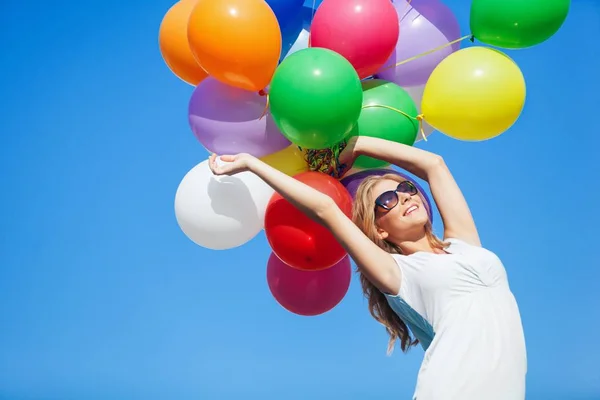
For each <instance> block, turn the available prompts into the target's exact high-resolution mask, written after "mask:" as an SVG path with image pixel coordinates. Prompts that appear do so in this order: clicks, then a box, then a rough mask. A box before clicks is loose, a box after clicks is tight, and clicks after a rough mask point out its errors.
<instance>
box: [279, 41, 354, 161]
mask: <svg viewBox="0 0 600 400" xmlns="http://www.w3.org/2000/svg"><path fill="white" fill-rule="evenodd" d="M362 96H363V93H362V88H361V85H360V79H359V77H358V74H357V73H356V70H355V69H354V67H353V66H352V64H350V62H348V61H347V60H346V59H345V58H344V57H343V56H341V55H340V54H338V53H336V52H334V51H332V50H328V49H324V48H316V47H314V48H307V49H303V50H300V51H298V52H296V53H294V54H292V55H290V56H289V57H287V58H286V59H285V60H283V62H282V63H281V64H280V65H279V67H277V70H276V71H275V75H273V79H272V81H271V86H270V89H269V99H270V104H271V115H272V116H273V120H274V121H275V123H276V124H277V127H278V128H279V130H280V131H281V133H282V134H283V135H284V136H285V137H286V138H287V139H288V140H289V141H291V142H292V143H294V144H295V145H297V146H300V147H303V148H307V149H325V148H330V147H332V146H334V145H335V144H336V143H338V142H340V141H342V140H344V139H345V138H346V137H348V135H349V134H350V132H351V131H352V128H353V127H354V125H355V124H356V120H357V119H358V117H359V115H360V109H361V104H362Z"/></svg>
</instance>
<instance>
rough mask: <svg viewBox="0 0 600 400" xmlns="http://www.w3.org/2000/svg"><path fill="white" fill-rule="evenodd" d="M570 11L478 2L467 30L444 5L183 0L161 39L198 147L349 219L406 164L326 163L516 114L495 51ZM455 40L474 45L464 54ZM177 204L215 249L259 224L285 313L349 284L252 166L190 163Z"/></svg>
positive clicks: (182, 221)
mask: <svg viewBox="0 0 600 400" xmlns="http://www.w3.org/2000/svg"><path fill="white" fill-rule="evenodd" d="M569 7H570V0H472V2H471V15H470V33H469V34H467V35H462V36H461V28H460V25H459V23H458V21H457V19H456V17H455V15H454V14H453V12H452V10H451V9H450V8H449V7H447V6H446V5H445V4H444V3H443V2H442V0H393V1H390V0H322V1H321V0H227V1H222V0H180V1H179V2H177V3H176V4H174V5H173V6H172V7H171V8H170V9H169V10H168V11H167V13H166V14H165V16H164V18H163V21H162V23H161V26H160V30H159V45H160V51H161V54H162V56H163V59H164V60H165V63H166V64H167V65H168V67H169V68H170V69H171V71H172V72H173V73H174V74H175V75H176V76H177V77H179V78H180V79H181V80H183V81H185V82H187V83H189V84H190V85H192V86H193V87H194V89H193V93H192V94H191V98H190V101H189V108H188V117H189V124H190V127H191V131H192V132H193V134H194V135H195V136H196V138H197V139H198V141H199V142H200V143H201V144H202V146H204V148H206V150H207V151H209V152H211V153H217V154H236V153H241V152H244V153H249V154H252V155H254V156H256V157H258V158H260V159H262V160H263V161H264V162H266V163H268V164H270V165H271V166H273V167H274V168H277V169H279V170H281V171H283V172H285V173H286V174H288V175H290V176H293V177H294V178H295V179H298V180H300V181H302V182H304V183H305V184H307V185H309V186H311V187H313V188H315V189H317V190H319V191H321V192H322V193H325V194H327V195H328V196H330V197H331V198H333V199H334V200H335V202H336V203H337V204H338V206H339V207H340V208H341V209H342V210H343V211H344V212H345V213H346V214H348V215H350V212H351V206H352V201H353V196H354V192H355V190H356V187H357V186H358V184H359V183H360V182H361V181H362V180H363V179H364V178H365V177H367V176H370V175H381V174H384V173H396V174H400V173H399V172H397V171H394V170H392V169H391V168H390V167H389V165H388V164H386V163H385V162H382V161H380V160H376V159H373V158H369V157H360V158H359V159H357V160H356V163H355V165H354V169H353V170H352V171H350V172H349V173H347V174H346V175H345V176H344V177H343V178H342V177H340V176H339V175H340V174H339V171H340V170H339V168H338V166H337V165H336V157H337V154H338V152H339V150H340V149H341V148H343V146H344V145H345V142H346V141H347V140H348V138H350V137H352V136H371V137H379V138H384V139H387V140H391V141H395V142H398V143H403V144H405V145H409V146H412V145H414V144H415V143H416V142H417V141H419V140H421V139H425V140H426V138H427V137H428V136H429V135H430V134H431V133H432V132H433V131H434V130H437V131H439V132H441V133H443V134H445V135H447V136H450V137H452V138H455V139H458V140H465V141H481V140H487V139H491V138H494V137H496V136H498V135H500V134H502V133H503V132H505V131H507V130H508V129H509V128H510V127H511V126H512V125H513V124H514V123H515V121H516V120H517V119H518V117H519V115H520V113H521V111H522V109H523V106H524V102H525V92H526V90H525V80H524V77H523V74H522V73H521V70H520V68H519V66H518V65H517V64H516V63H515V62H514V61H513V60H512V59H511V58H510V57H509V56H508V55H507V54H506V53H504V52H502V51H500V50H498V49H494V48H491V47H490V46H494V47H496V48H500V49H522V48H527V47H531V46H534V45H537V44H540V43H542V42H544V41H546V40H547V39H549V38H550V37H551V36H552V35H554V34H555V33H556V32H557V31H558V30H559V28H560V27H561V25H562V24H563V22H564V21H565V19H566V17H567V14H568V11H569ZM465 39H471V41H472V42H476V41H477V42H479V43H480V45H471V46H469V47H465V48H461V43H462V41H464V40H465ZM403 176H404V175H403ZM404 177H405V178H406V179H410V180H413V179H411V178H410V177H408V176H404ZM413 182H414V180H413ZM414 183H416V182H414ZM420 193H421V194H422V196H424V200H425V201H426V204H428V206H429V207H428V208H429V211H430V212H431V206H430V202H429V199H428V198H427V196H426V194H425V192H424V191H423V190H420ZM175 214H176V217H177V221H178V224H179V226H180V228H181V229H182V231H183V232H184V233H185V234H186V235H187V236H188V237H189V238H190V239H191V240H192V241H193V242H195V243H196V244H198V245H199V246H202V247H205V248H209V249H215V250H225V249H231V248H234V247H238V246H242V245H244V244H245V243H247V242H248V241H250V240H251V239H253V238H254V237H255V236H257V235H258V234H259V233H260V232H261V231H263V230H264V232H265V234H266V238H267V241H268V243H269V245H270V247H271V250H272V251H271V256H270V257H269V258H268V261H267V267H266V269H267V273H266V275H267V281H268V286H269V288H270V290H271V293H272V294H273V296H274V297H275V299H276V300H277V301H278V302H279V303H280V304H281V305H282V306H283V307H284V308H286V309H287V310H289V311H291V312H294V313H296V314H300V315H318V314H322V313H324V312H326V311H328V310H330V309H332V308H333V307H335V306H336V305H337V304H338V303H339V302H340V301H341V300H342V298H343V297H344V296H345V294H346V292H347V290H348V287H349V284H350V275H351V274H350V261H349V259H348V255H347V254H346V252H345V251H344V249H343V248H342V247H341V246H340V245H339V243H337V241H336V240H335V238H334V237H333V236H332V235H331V234H330V233H329V232H328V231H327V230H325V229H324V228H323V227H322V226H320V225H319V224H316V223H314V222H313V221H311V220H310V219H308V218H307V217H305V216H304V215H303V214H301V213H300V212H299V211H298V210H297V209H296V208H295V207H294V206H292V205H291V204H290V203H289V202H287V201H286V200H285V199H284V198H282V197H281V196H280V195H279V194H277V193H274V191H273V189H271V188H270V187H269V186H268V185H266V184H265V183H264V182H263V181H261V180H260V179H259V178H257V177H256V176H254V175H253V174H251V173H249V172H244V173H240V174H236V175H235V176H214V175H213V174H212V173H211V171H210V169H209V168H208V163H207V161H204V162H201V163H199V164H198V165H196V166H195V167H194V168H192V169H191V170H190V171H189V172H188V173H187V174H186V175H185V177H184V178H183V179H182V181H181V183H180V185H179V187H178V189H177V193H176V195H175ZM430 215H431V214H430Z"/></svg>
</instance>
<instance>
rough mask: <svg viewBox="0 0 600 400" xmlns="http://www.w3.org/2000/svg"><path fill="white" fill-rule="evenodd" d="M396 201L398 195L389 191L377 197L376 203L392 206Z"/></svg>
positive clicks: (387, 206)
mask: <svg viewBox="0 0 600 400" xmlns="http://www.w3.org/2000/svg"><path fill="white" fill-rule="evenodd" d="M397 202H398V196H396V193H394V192H392V191H389V192H385V193H382V194H381V196H379V198H378V199H377V205H380V206H383V207H385V208H388V209H389V208H392V207H394V206H395V205H396V203H397Z"/></svg>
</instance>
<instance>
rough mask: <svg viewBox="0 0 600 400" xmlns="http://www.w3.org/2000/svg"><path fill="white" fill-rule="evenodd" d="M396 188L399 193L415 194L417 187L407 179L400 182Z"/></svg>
mask: <svg viewBox="0 0 600 400" xmlns="http://www.w3.org/2000/svg"><path fill="white" fill-rule="evenodd" d="M397 190H398V191H399V192H400V193H406V194H417V188H416V187H415V185H413V184H412V183H410V182H409V181H404V182H400V184H399V185H398V189H397Z"/></svg>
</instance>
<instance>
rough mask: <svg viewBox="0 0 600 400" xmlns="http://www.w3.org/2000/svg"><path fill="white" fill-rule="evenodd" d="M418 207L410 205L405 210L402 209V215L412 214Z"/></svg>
mask: <svg viewBox="0 0 600 400" xmlns="http://www.w3.org/2000/svg"><path fill="white" fill-rule="evenodd" d="M418 209H419V206H417V205H413V206H410V207H408V208H407V209H406V211H404V215H405V216H406V215H410V214H412V213H413V212H414V211H417V210H418Z"/></svg>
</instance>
